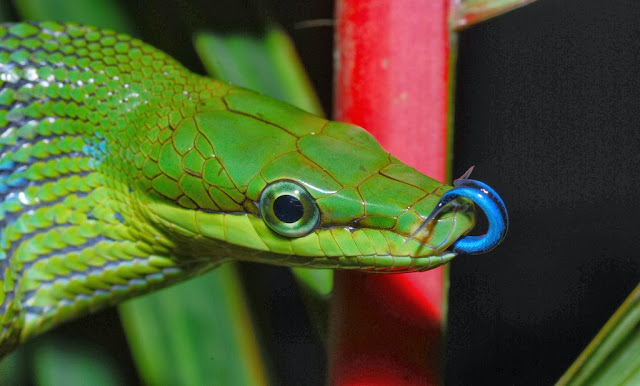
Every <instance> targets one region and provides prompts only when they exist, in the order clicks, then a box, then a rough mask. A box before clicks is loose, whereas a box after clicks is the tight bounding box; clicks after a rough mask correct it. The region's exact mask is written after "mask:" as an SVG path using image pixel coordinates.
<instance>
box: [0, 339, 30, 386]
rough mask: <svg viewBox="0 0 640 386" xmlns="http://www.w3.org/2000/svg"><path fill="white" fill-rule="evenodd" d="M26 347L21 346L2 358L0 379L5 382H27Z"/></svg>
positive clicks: (15, 383) (0, 361)
mask: <svg viewBox="0 0 640 386" xmlns="http://www.w3.org/2000/svg"><path fill="white" fill-rule="evenodd" d="M27 355H28V353H26V352H25V347H24V346H20V347H18V348H17V349H16V350H15V351H14V352H12V353H10V354H9V355H7V356H6V357H4V358H2V360H0V380H2V381H3V383H5V384H13V385H23V384H26V383H27V380H26V379H25V378H26V363H27V361H26V357H27Z"/></svg>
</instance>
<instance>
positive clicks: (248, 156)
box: [156, 88, 506, 272]
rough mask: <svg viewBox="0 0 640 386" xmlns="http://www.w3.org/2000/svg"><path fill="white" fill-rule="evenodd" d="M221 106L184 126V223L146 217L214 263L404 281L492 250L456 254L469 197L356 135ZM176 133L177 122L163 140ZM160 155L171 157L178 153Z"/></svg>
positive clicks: (275, 111)
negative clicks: (186, 237)
mask: <svg viewBox="0 0 640 386" xmlns="http://www.w3.org/2000/svg"><path fill="white" fill-rule="evenodd" d="M221 99H222V102H223V103H221V104H220V103H218V104H212V105H211V106H212V107H203V108H202V109H201V111H199V112H198V113H197V114H195V115H194V116H193V118H189V119H188V122H187V123H188V125H189V127H191V129H192V131H193V132H194V134H192V135H191V139H190V142H189V143H190V144H191V146H192V147H193V148H194V149H192V150H189V152H196V151H197V152H198V154H199V156H198V157H194V158H198V162H191V161H189V160H188V158H189V153H188V152H187V154H186V155H185V156H183V157H182V162H181V165H182V167H183V168H184V171H186V173H185V175H184V176H178V178H177V179H178V180H179V181H180V182H179V184H180V189H181V190H182V191H183V192H184V193H185V194H184V195H182V196H180V197H179V198H178V199H177V202H178V203H179V204H181V205H182V206H184V207H185V208H184V209H187V210H188V213H189V214H188V215H185V214H184V213H185V212H184V211H182V212H180V213H177V212H176V213H174V214H171V213H173V212H172V211H174V210H175V208H174V209H167V208H166V207H163V209H161V210H160V209H158V210H156V213H157V214H158V215H159V216H160V217H163V218H164V219H165V220H166V221H167V222H173V223H179V225H180V227H179V228H181V229H186V230H187V232H188V234H191V235H194V236H195V237H196V238H201V239H203V240H209V241H211V242H213V244H215V247H207V249H209V248H211V249H212V250H215V253H216V255H218V256H219V255H221V254H223V255H226V256H228V258H236V259H244V260H251V261H259V262H266V263H272V264H282V265H290V266H293V265H295V266H308V267H319V268H343V269H360V270H371V271H380V272H399V271H400V272H409V271H420V270H427V269H431V268H435V267H437V266H439V265H442V264H444V263H446V262H448V261H449V260H451V258H453V257H454V256H455V255H456V253H460V252H462V253H478V252H480V251H482V250H488V249H489V248H490V247H492V246H494V245H495V244H497V243H498V242H499V240H493V241H492V242H490V243H488V242H487V239H486V238H485V239H483V240H485V244H486V245H484V246H482V247H478V243H477V242H474V243H471V244H472V245H471V247H470V246H469V245H467V246H464V245H462V246H459V247H458V248H456V245H458V244H457V243H459V242H461V241H462V240H467V241H470V239H468V237H467V238H465V235H466V234H467V233H469V232H470V231H471V230H472V228H473V227H474V225H475V207H474V203H473V201H476V202H477V200H476V199H475V198H474V195H473V194H467V193H469V192H472V191H473V188H471V187H469V186H467V188H466V189H467V190H466V191H465V192H462V191H461V190H460V188H452V187H451V186H447V185H444V184H442V183H440V182H438V181H435V180H433V179H431V178H429V177H427V176H425V175H423V174H421V173H419V172H418V171H416V170H415V169H413V168H412V167H410V166H408V165H406V164H404V163H402V162H401V161H399V160H398V159H397V158H395V157H393V156H392V155H390V154H389V153H388V152H386V151H385V150H384V149H383V148H382V147H381V146H380V144H378V142H376V140H375V139H374V138H373V137H372V136H371V135H370V134H369V133H367V132H366V131H365V130H363V129H362V128H360V127H357V126H354V125H350V124H345V123H338V122H333V121H327V120H325V119H322V118H319V117H316V116H313V115H310V114H308V113H306V112H304V111H302V110H299V109H297V108H295V107H292V106H289V105H287V104H284V103H281V102H278V101H275V100H273V99H271V98H268V97H265V96H262V95H260V94H256V93H254V92H251V91H247V90H241V89H235V88H232V89H230V90H229V91H228V92H226V93H225V95H223V96H221ZM220 106H223V107H224V108H220ZM181 130H182V124H181V125H179V126H178V128H177V129H176V132H175V133H174V135H173V138H174V142H175V141H176V139H178V140H180V138H181V135H180V131H181ZM176 134H177V135H176ZM165 146H166V147H167V149H168V150H167V151H168V152H171V153H175V149H176V148H179V147H180V146H182V147H184V145H176V144H175V143H167V144H165ZM196 149H197V150H196ZM163 151H164V146H163V150H161V152H160V153H161V155H160V158H161V159H162V153H163ZM178 159H179V158H178ZM192 164H193V165H194V166H192ZM161 168H162V165H161ZM184 171H180V172H182V173H184ZM176 173H177V172H176ZM187 181H189V182H187ZM465 181H467V180H465ZM489 189H490V188H489ZM448 192H449V193H448ZM461 192H462V194H461ZM494 193H495V192H494ZM495 196H497V194H495ZM492 197H493V196H492ZM502 207H504V205H503V206H502ZM485 212H486V210H485ZM504 213H505V215H506V211H505V212H504ZM505 220H506V218H505ZM505 223H506V221H505ZM502 235H503V234H502ZM501 237H502V236H500V237H498V239H500V240H501ZM494 239H495V238H494ZM191 244H193V243H191ZM205 244H206V243H205ZM468 244H469V243H468ZM489 244H491V245H489Z"/></svg>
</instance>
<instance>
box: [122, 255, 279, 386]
mask: <svg viewBox="0 0 640 386" xmlns="http://www.w3.org/2000/svg"><path fill="white" fill-rule="evenodd" d="M239 283H240V279H239V277H238V274H237V272H236V268H235V266H234V265H232V264H228V265H224V266H222V267H220V268H218V269H216V270H214V271H212V272H210V273H208V274H206V275H204V276H202V277H198V278H195V279H191V280H188V281H186V282H184V283H182V284H179V285H176V286H173V287H171V288H168V289H164V290H162V291H159V292H157V293H154V294H150V295H146V296H143V297H141V298H137V299H133V300H130V301H128V302H125V303H124V304H122V305H121V306H120V312H121V316H122V319H123V321H124V323H125V325H126V326H127V329H126V331H127V335H128V337H129V342H130V344H131V349H132V351H133V354H134V356H135V357H136V358H137V360H138V365H139V369H140V372H141V375H142V377H143V379H144V380H145V381H146V382H147V383H148V384H151V385H205V384H206V385H211V384H217V385H265V384H267V373H266V369H265V367H264V364H263V363H262V358H261V354H260V350H259V345H258V342H257V341H256V336H255V335H254V332H253V331H254V329H253V326H252V325H251V320H250V317H249V313H248V308H247V303H246V301H245V297H244V293H243V289H242V286H241V285H240V284H239Z"/></svg>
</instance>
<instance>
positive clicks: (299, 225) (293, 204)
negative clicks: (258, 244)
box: [260, 180, 320, 237]
mask: <svg viewBox="0 0 640 386" xmlns="http://www.w3.org/2000/svg"><path fill="white" fill-rule="evenodd" d="M260 214H261V215H262V220H263V221H264V222H265V223H266V224H267V226H268V227H269V228H271V229H272V230H273V231H274V232H276V233H279V234H281V235H282V236H287V237H301V236H304V235H306V234H308V233H309V232H311V231H313V230H314V229H315V228H316V227H317V226H318V224H319V223H320V210H319V209H318V205H316V202H315V200H314V199H313V197H311V195H310V194H309V192H307V190H306V189H305V188H304V187H302V185H300V184H298V183H296V182H293V181H285V180H280V181H276V182H274V183H271V184H269V185H267V187H266V188H264V190H263V191H262V194H261V195H260Z"/></svg>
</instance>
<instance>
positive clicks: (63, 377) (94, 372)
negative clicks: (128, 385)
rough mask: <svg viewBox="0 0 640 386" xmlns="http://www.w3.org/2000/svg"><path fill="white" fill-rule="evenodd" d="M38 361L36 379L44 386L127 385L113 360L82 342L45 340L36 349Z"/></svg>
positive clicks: (36, 360)
mask: <svg viewBox="0 0 640 386" xmlns="http://www.w3.org/2000/svg"><path fill="white" fill-rule="evenodd" d="M34 359H35V360H34V370H35V371H34V372H35V374H34V375H35V378H36V384H38V385H40V386H57V385H66V386H81V385H92V386H108V385H114V386H115V385H122V384H125V381H124V377H123V376H122V375H121V374H120V373H119V372H118V367H117V365H116V364H115V362H114V361H113V359H112V358H110V357H109V356H108V355H106V354H105V353H104V351H101V350H100V349H97V348H95V347H88V346H87V345H83V344H82V343H81V342H69V341H61V340H59V339H55V338H47V339H43V340H42V341H41V342H40V344H38V345H37V346H35V347H34Z"/></svg>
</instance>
